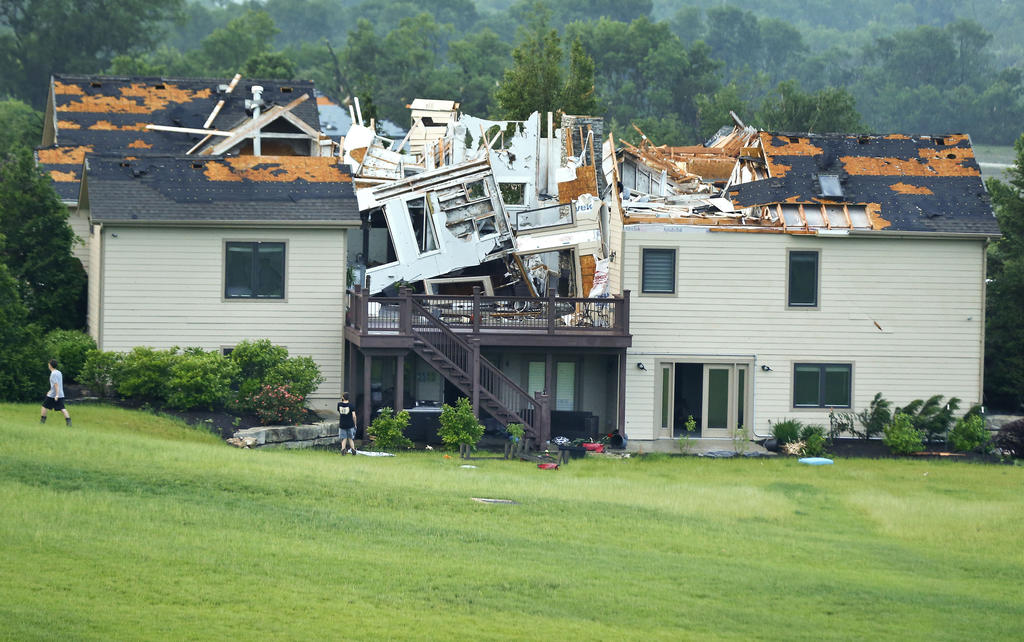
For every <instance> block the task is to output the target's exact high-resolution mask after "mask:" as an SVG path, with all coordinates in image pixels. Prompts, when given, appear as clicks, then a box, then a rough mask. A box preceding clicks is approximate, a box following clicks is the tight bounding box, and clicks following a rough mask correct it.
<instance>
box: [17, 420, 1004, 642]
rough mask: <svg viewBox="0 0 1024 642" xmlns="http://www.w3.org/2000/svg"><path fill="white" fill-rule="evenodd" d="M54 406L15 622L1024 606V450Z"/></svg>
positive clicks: (947, 616)
mask: <svg viewBox="0 0 1024 642" xmlns="http://www.w3.org/2000/svg"><path fill="white" fill-rule="evenodd" d="M37 411H38V409H37V408H36V407H35V406H32V405H0V507H2V510H0V541H2V542H3V546H2V550H3V554H2V557H3V563H2V564H0V639H3V638H10V639H18V640H28V639H41V638H46V639H53V638H61V639H67V638H73V639H182V638H201V639H227V638H230V639H252V638H283V639H308V638H318V639H379V638H392V639H449V638H455V639H466V638H472V639H510V638H557V639H588V640H589V639H609V640H611V639H615V640H618V639H645V640H650V639H666V640H667V639H672V640H676V639H708V638H712V639H714V638H730V639H740V638H742V639H750V638H760V639H764V638H774V639H794V638H797V639H799V638H808V639H809V638H814V639H821V638H843V639H849V638H851V637H875V638H890V639H891V638H897V637H901V638H907V639H926V638H927V639H936V638H960V639H963V638H972V639H978V638H986V637H987V638H996V639H999V638H1002V639H1006V638H1011V637H1015V636H1016V635H1017V634H1018V633H1019V623H1020V622H1021V621H1024V601H1022V599H1021V598H1022V597H1024V594H1022V589H1021V584H1020V580H1021V578H1022V577H1024V555H1022V553H1021V548H1020V543H1019V534H1020V532H1022V529H1024V499H1022V496H1021V493H1020V489H1021V488H1022V483H1024V468H1022V467H1012V466H988V465H973V464H965V463H949V462H931V461H856V460H840V461H837V463H836V465H835V466H831V467H822V468H815V467H807V466H801V465H799V464H797V463H796V462H795V461H792V460H778V461H774V460H772V461H765V460H704V459H696V458H654V457H651V458H644V459H638V458H633V459H629V460H604V459H590V458H588V459H586V460H582V461H574V462H572V464H570V465H569V466H567V467H565V468H563V469H562V470H558V471H540V470H537V469H536V468H535V467H533V466H531V465H529V464H526V463H522V462H505V461H476V462H473V463H474V464H475V465H476V466H477V468H475V469H464V468H461V467H460V465H461V464H462V462H460V461H459V460H457V459H445V458H444V457H443V455H441V454H437V453H417V454H405V455H400V456H398V457H395V458H368V457H340V456H338V455H337V454H336V453H327V452H324V451H302V452H299V451H268V450H261V451H247V450H237V449H233V448H230V447H227V446H224V445H222V444H221V443H220V442H219V441H218V440H217V439H215V438H213V437H211V436H210V435H208V434H206V433H204V432H202V431H199V430H195V429H191V428H188V427H186V426H184V425H182V424H179V423H176V422H173V421H170V420H166V419H161V418H157V417H154V416H151V415H147V414H144V413H138V412H132V411H125V410H120V409H112V408H106V407H101V406H93V407H84V406H73V407H72V408H71V411H72V413H73V417H74V421H75V427H74V428H72V429H67V428H65V427H64V426H63V422H56V421H53V422H50V423H48V424H45V425H40V424H39V423H38V420H37V419H36V416H37ZM472 497H494V498H508V499H513V500H515V501H516V502H518V504H516V505H485V504H480V503H477V502H474V501H472V499H471V498H472Z"/></svg>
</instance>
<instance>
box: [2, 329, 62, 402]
mask: <svg viewBox="0 0 1024 642" xmlns="http://www.w3.org/2000/svg"><path fill="white" fill-rule="evenodd" d="M34 327H36V326H29V328H34ZM0 333H2V334H4V335H7V336H4V337H2V338H0V349H2V352H0V401H34V400H37V399H42V398H43V395H44V394H46V388H47V378H48V377H49V376H50V373H49V372H48V371H47V369H46V349H45V348H44V347H43V341H42V340H41V339H40V338H39V337H38V336H35V335H33V332H32V330H31V329H28V330H25V329H24V328H0ZM11 335H15V336H14V340H13V341H6V340H5V339H8V338H11Z"/></svg>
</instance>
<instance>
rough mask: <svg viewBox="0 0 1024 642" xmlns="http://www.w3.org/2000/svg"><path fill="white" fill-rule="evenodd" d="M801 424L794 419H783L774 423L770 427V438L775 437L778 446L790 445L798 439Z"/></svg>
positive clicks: (801, 427)
mask: <svg viewBox="0 0 1024 642" xmlns="http://www.w3.org/2000/svg"><path fill="white" fill-rule="evenodd" d="M803 428H804V424H803V422H800V421H797V420H796V419H784V420H782V421H777V422H775V425H773V426H772V437H775V441H777V442H779V446H780V447H781V446H785V445H786V444H791V443H793V442H794V441H798V440H799V439H800V431H801V430H803Z"/></svg>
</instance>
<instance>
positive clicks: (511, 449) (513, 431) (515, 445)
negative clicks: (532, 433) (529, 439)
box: [505, 424, 526, 459]
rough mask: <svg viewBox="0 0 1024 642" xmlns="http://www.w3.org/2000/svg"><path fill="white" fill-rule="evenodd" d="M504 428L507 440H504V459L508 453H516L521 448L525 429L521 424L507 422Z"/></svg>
mask: <svg viewBox="0 0 1024 642" xmlns="http://www.w3.org/2000/svg"><path fill="white" fill-rule="evenodd" d="M505 430H506V432H508V441H506V442H505V459H508V458H509V455H516V454H517V453H519V451H520V450H521V449H522V447H523V436H524V435H525V434H526V430H525V429H524V428H523V424H509V425H507V426H505Z"/></svg>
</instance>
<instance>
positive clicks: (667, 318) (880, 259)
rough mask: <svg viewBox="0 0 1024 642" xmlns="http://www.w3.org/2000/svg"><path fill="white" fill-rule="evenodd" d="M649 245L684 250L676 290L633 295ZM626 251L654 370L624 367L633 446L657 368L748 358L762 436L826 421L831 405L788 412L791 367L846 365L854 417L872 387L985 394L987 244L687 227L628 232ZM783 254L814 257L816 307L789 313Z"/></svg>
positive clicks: (644, 422)
mask: <svg viewBox="0 0 1024 642" xmlns="http://www.w3.org/2000/svg"><path fill="white" fill-rule="evenodd" d="M652 246H658V247H663V246H674V247H676V248H678V263H677V279H676V283H677V288H676V294H675V295H669V296H665V295H662V296H644V295H642V294H639V290H640V287H639V284H640V273H639V265H640V248H642V247H652ZM625 248H626V249H625V254H626V257H625V261H624V263H623V269H624V287H627V288H630V289H632V290H633V292H634V296H633V297H632V301H631V314H630V328H631V332H632V334H633V346H632V348H631V349H630V351H629V352H630V355H629V361H630V363H633V362H637V361H641V362H645V363H646V365H647V368H648V370H647V371H646V372H643V371H640V370H637V369H636V368H630V369H627V373H628V376H627V394H626V402H627V408H626V417H627V428H628V431H629V432H628V434H629V435H630V437H631V438H638V439H650V438H654V437H656V436H657V430H656V429H655V422H656V421H657V417H655V414H654V413H655V411H656V409H657V408H656V406H657V403H658V402H659V396H658V395H659V394H660V393H659V392H658V391H657V389H656V386H657V381H656V378H657V377H656V371H655V369H654V368H653V367H652V366H653V365H654V364H655V363H656V362H657V361H659V360H674V359H680V360H682V359H687V360H692V361H700V360H701V358H708V359H712V358H715V359H718V360H721V359H723V358H726V359H727V358H729V357H734V358H735V361H737V362H741V361H751V362H753V365H754V367H753V384H754V400H753V407H752V409H751V410H752V411H753V419H754V427H755V432H757V433H761V434H766V433H767V432H768V431H769V421H775V420H779V419H783V418H787V417H793V418H799V419H801V420H803V421H808V422H814V423H821V424H825V425H827V423H828V412H827V411H823V410H821V409H794V408H793V407H792V385H793V364H794V363H797V362H807V363H826V362H827V363H851V364H852V365H853V390H852V396H853V408H852V409H851V410H852V411H854V412H856V411H859V410H862V409H863V408H865V407H866V406H867V404H868V403H869V402H870V400H871V398H872V397H873V396H874V394H875V393H876V392H882V393H883V394H884V395H885V397H886V398H887V399H889V400H890V401H892V402H893V403H894V404H896V405H900V404H905V403H907V402H909V401H911V400H913V399H916V398H927V397H929V396H931V395H934V394H941V395H944V396H946V397H953V396H956V397H959V398H960V399H961V400H962V402H961V407H962V408H965V409H966V407H968V406H969V405H970V404H972V403H975V402H977V401H979V399H980V395H981V387H982V381H981V362H982V356H983V345H982V342H983V334H982V332H983V324H984V316H983V314H984V299H983V297H984V292H983V283H982V279H983V268H984V243H983V242H982V241H970V240H952V239H934V238H933V239H923V238H914V239H909V238H905V239H898V238H855V237H831V238H829V237H813V236H811V237H806V236H792V235H784V234H748V233H730V232H709V231H706V230H704V229H702V228H689V229H685V228H684V231H668V230H667V229H666V231H659V232H657V233H652V232H648V231H646V230H645V231H642V232H641V231H633V230H627V232H626V243H625ZM787 250H818V251H819V252H820V262H819V270H820V271H819V277H820V306H819V308H817V309H792V308H790V309H787V307H786V261H787ZM876 323H877V324H878V325H877V326H876V325H875V324H876ZM879 326H880V328H881V329H879ZM762 365H767V366H769V367H770V368H771V371H769V372H765V371H763V370H762V369H761V366H762Z"/></svg>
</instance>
